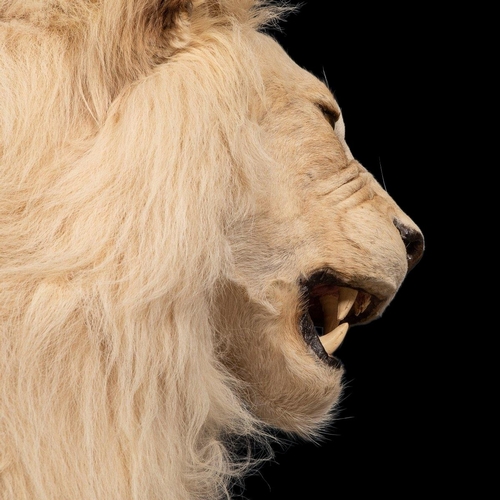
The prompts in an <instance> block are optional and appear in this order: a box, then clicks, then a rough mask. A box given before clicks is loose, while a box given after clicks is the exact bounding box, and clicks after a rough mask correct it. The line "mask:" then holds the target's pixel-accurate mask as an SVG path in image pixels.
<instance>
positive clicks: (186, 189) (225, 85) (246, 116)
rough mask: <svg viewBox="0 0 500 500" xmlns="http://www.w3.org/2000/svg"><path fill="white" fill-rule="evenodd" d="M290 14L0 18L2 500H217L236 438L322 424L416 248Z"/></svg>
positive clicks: (44, 9) (234, 8)
mask: <svg viewBox="0 0 500 500" xmlns="http://www.w3.org/2000/svg"><path fill="white" fill-rule="evenodd" d="M285 11H286V9H284V8H283V9H282V8H281V7H277V6H276V5H273V4H265V3H262V2H259V1H257V0H194V1H192V2H191V1H188V0H163V1H160V0H136V1H134V0H116V1H107V0H97V1H96V0H93V1H90V0H78V1H69V0H51V1H49V0H47V1H42V2H39V1H37V2H35V1H26V0H23V1H20V0H14V1H12V2H9V3H8V5H7V4H6V3H5V2H4V3H3V4H1V5H0V19H1V20H2V24H1V25H0V50H1V57H0V116H1V117H2V118H1V121H0V162H1V163H0V175H1V178H2V183H1V184H0V193H1V196H0V224H1V226H0V227H1V233H0V234H1V235H2V238H1V239H0V283H2V285H1V288H0V304H1V306H0V307H1V308H0V320H1V330H0V334H1V337H0V341H1V343H0V361H1V366H0V370H1V373H2V378H1V380H0V436H1V441H2V443H3V444H4V446H3V447H0V496H2V498H5V499H14V498H15V499H16V500H19V499H24V498H37V499H40V500H42V499H53V498H71V499H72V500H77V499H82V500H83V499H86V500H88V499H89V498H100V499H101V498H102V499H118V498H119V499H120V500H123V499H128V498H130V499H132V498H133V499H139V498H140V499H141V500H144V499H153V498H162V499H172V500H182V499H186V500H187V499H190V500H191V499H195V498H200V499H201V498H203V499H206V498H218V497H219V496H221V495H222V494H223V493H224V492H225V491H227V487H228V484H229V481H230V480H231V479H234V478H237V477H239V476H240V475H241V474H242V473H243V472H244V471H245V470H246V469H245V466H247V465H249V464H251V461H248V462H247V461H245V459H243V460H242V459H241V457H240V458H238V457H237V455H236V453H237V452H238V451H240V452H241V448H240V447H241V446H242V441H241V439H237V440H236V443H237V444H236V445H235V446H232V445H231V443H234V438H235V437H236V438H241V437H243V438H245V437H253V438H256V439H265V436H266V434H265V429H266V427H267V426H271V427H274V428H277V429H281V430H284V431H286V432H291V433H295V434H298V435H301V436H304V437H312V436H315V435H317V434H318V433H320V432H321V430H322V428H323V426H324V425H325V424H326V423H327V422H328V421H329V419H331V418H332V413H333V410H334V409H335V407H336V404H337V402H338V400H339V397H340V395H341V391H342V379H343V367H342V363H341V361H340V360H339V359H337V358H336V357H335V351H336V349H337V348H338V346H339V345H340V344H341V342H342V340H343V338H344V336H345V335H346V333H347V330H348V329H349V328H350V327H354V326H356V325H361V324H365V323H367V322H369V321H371V320H373V319H376V318H378V317H379V316H380V315H381V314H382V313H383V311H384V310H385V308H386V307H387V305H388V304H389V303H390V302H391V300H392V298H393V297H394V295H395V294H396V292H397V291H398V289H399V287H400V286H401V284H402V282H403V280H404V279H405V276H406V274H407V273H408V271H409V270H410V269H411V268H413V266H414V265H415V264H416V263H417V262H418V261H419V259H420V257H421V255H422V252H423V248H424V241H423V237H422V234H421V232H420V230H419V229H418V227H417V226H416V225H415V224H414V222H413V221H412V220H411V219H410V218H409V217H408V216H407V215H406V214H405V213H404V212H403V211H402V210H401V209H400V208H399V207H398V205H397V204H396V203H395V202H394V200H393V199H392V198H391V197H390V196H389V195H388V194H387V193H386V192H385V191H384V189H383V188H382V187H381V186H380V185H379V184H378V183H377V181H376V180H375V179H374V177H373V176H372V175H371V174H370V173H369V172H368V171H367V170H366V169H365V168H364V167H363V166H362V165H360V164H359V163H358V162H357V161H356V160H355V159H354V158H353V156H352V154H351V152H350V151H349V148H348V146H347V144H346V142H345V138H344V123H343V119H342V113H341V110H340V107H339V105H338V103H337V102H336V100H335V98H334V97H333V95H332V93H331V92H330V91H329V89H328V88H327V86H326V85H325V84H324V83H322V82H321V81H319V80H318V79H317V78H316V77H314V76H313V75H311V74H310V73H308V72H307V71H305V70H303V69H302V68H300V67H299V66H297V65H296V64H295V63H294V62H292V60H291V59H290V58H289V57H288V55H287V54H286V53H285V51H284V50H283V49H282V48H281V47H280V46H279V45H278V44H277V43H276V41H275V40H274V39H273V38H271V37H270V36H269V35H267V34H265V33H264V32H263V30H262V29H263V28H264V27H266V26H267V25H269V23H271V22H274V21H275V20H276V19H278V18H279V17H280V16H281V15H282V14H284V12H285ZM347 334H348V333H347ZM243 455H244V453H243Z"/></svg>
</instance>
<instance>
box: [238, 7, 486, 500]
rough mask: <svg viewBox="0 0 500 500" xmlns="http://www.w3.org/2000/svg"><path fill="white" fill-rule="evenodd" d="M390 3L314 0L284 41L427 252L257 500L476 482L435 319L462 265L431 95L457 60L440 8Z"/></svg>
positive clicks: (370, 494) (264, 472)
mask: <svg viewBox="0 0 500 500" xmlns="http://www.w3.org/2000/svg"><path fill="white" fill-rule="evenodd" d="M292 3H294V2H292ZM295 3H296V2H295ZM385 5H386V6H384V5H380V3H379V2H366V3H365V4H362V3H361V2H350V3H348V4H345V2H344V3H340V2H328V1H325V0H308V1H307V0H306V1H305V2H304V5H303V6H302V8H301V10H300V11H299V12H298V13H295V14H293V15H291V16H290V17H288V18H287V20H286V21H285V22H284V23H282V28H283V32H282V33H279V32H273V36H275V38H277V40H278V41H279V42H280V43H281V44H282V45H283V46H284V47H285V49H286V50H287V52H288V54H289V55H290V56H291V58H292V59H293V60H294V61H295V62H297V63H298V64H299V65H300V66H302V67H304V68H305V69H307V70H309V71H310V72H311V73H313V74H315V75H316V76H317V77H319V78H320V79H323V80H324V79H325V78H326V80H327V82H328V85H329V87H330V89H331V90H332V91H333V93H334V95H335V97H336V98H337V101H338V102H339V104H340V107H341V109H342V111H343V115H344V121H345V124H346V139H347V142H348V144H349V146H350V148H351V151H352V152H353V154H354V156H355V157H356V158H357V159H358V160H359V161H360V162H361V163H362V164H363V165H364V166H365V167H366V168H367V169H368V170H370V171H371V172H372V173H373V174H374V175H375V177H376V178H377V179H378V180H379V181H380V182H381V184H383V185H384V186H385V188H386V189H387V191H388V192H389V194H390V195H391V196H392V197H393V198H394V199H395V200H396V202H397V203H398V204H399V206H400V207H401V208H402V209H403V210H404V211H405V212H406V213H407V214H408V215H409V216H410V217H411V218H412V219H413V220H414V221H415V223H416V224H417V225H418V226H419V227H420V228H421V229H422V231H423V233H424V236H425V238H426V252H425V254H424V257H423V259H422V260H421V262H420V263H419V265H418V266H417V267H416V268H415V269H414V270H413V271H412V272H411V273H410V274H409V275H408V277H407V279H406V281H405V282H404V283H403V285H402V287H401V289H400V291H399V293H398V295H397V296H396V298H395V299H394V301H393V303H392V304H391V305H390V306H389V307H388V309H387V310H386V311H385V313H384V315H383V317H382V318H381V319H379V320H377V321H376V322H373V323H371V324H370V325H367V326H365V327H363V328H359V329H353V330H351V332H349V334H348V335H347V337H346V339H345V341H344V344H343V346H342V347H341V354H340V357H341V359H342V361H343V362H344V365H345V367H346V373H347V374H346V383H347V387H346V392H345V397H344V400H343V402H342V404H341V411H340V414H339V417H338V418H337V420H336V421H335V422H333V423H332V426H331V428H330V429H329V432H328V435H327V436H326V437H325V440H324V441H323V442H322V443H319V444H313V443H304V442H300V441H290V442H289V444H288V445H286V446H283V447H275V452H276V455H275V458H274V460H273V461H272V462H270V463H267V464H266V465H265V466H264V467H263V468H261V469H260V471H259V473H257V474H255V475H253V476H251V477H249V478H248V479H247V480H246V482H245V485H244V492H243V493H241V495H242V496H241V498H245V499H248V500H267V499H273V500H281V499H299V498H300V499H302V498H304V499H314V500H321V499H351V498H352V499H364V498H375V497H376V498H394V499H396V498H397V499H406V498H427V497H428V496H429V497H434V496H433V495H436V494H438V495H439V494H440V493H443V492H447V493H448V494H450V492H451V491H452V490H454V489H456V488H457V487H458V485H459V484H462V485H463V486H464V488H465V483H464V480H465V478H463V477H460V475H461V472H459V470H458V469H451V470H450V463H451V462H452V461H458V458H457V457H456V456H454V455H456V454H458V453H459V452H458V450H459V448H460V444H459V443H458V441H460V440H457V439H455V436H454V435H455V434H460V433H461V432H462V429H460V430H459V429H457V427H456V422H453V420H451V419H452V418H453V416H451V417H450V415H453V414H454V412H451V411H448V408H447V407H448V405H449V403H450V401H449V398H450V396H449V394H450V391H449V389H450V387H451V386H452V385H453V384H455V385H457V384H461V383H464V382H463V381H460V380H457V379H456V378H455V376H454V375H453V374H451V373H446V372H443V360H444V359H445V357H446V348H445V347H444V346H445V345H446V344H447V342H450V345H451V344H452V342H453V339H452V335H453V329H452V328H444V327H443V324H440V322H439V321H440V320H439V319H436V315H438V314H439V311H438V307H439V306H438V300H437V297H438V294H439V293H440V290H439V288H440V287H439V283H441V282H442V281H443V277H442V276H443V272H444V271H445V269H446V267H447V266H449V264H450V263H449V260H448V259H447V258H446V257H445V256H444V254H445V248H444V247H442V246H441V244H440V243H437V240H438V238H439V236H440V235H441V234H442V232H443V223H444V220H445V215H446V201H445V197H444V196H445V195H444V192H443V184H439V183H438V182H437V181H436V178H438V177H443V175H445V172H448V170H446V169H448V168H449V167H450V166H449V164H446V163H444V158H445V156H446V152H444V151H443V149H444V148H445V143H444V133H443V128H442V127H443V124H442V122H441V121H440V120H441V118H440V115H439V114H437V113H435V111H436V109H435V101H433V100H432V99H431V95H432V96H435V95H436V94H441V93H443V94H444V93H445V88H444V87H445V85H446V83H445V81H444V80H443V79H441V78H440V74H442V72H443V69H445V67H446V65H447V62H446V58H443V59H441V57H440V56H441V54H440V51H443V50H444V46H443V44H442V43H441V42H439V43H436V32H437V28H438V24H439V23H440V20H439V19H437V18H436V16H435V15H429V12H428V11H426V12H423V11H421V10H419V9H417V8H412V6H411V5H412V4H407V5H405V7H404V9H403V10H398V8H397V7H394V6H395V5H398V4H392V7H389V3H386V4H385ZM443 169H445V170H443ZM445 177H446V176H445ZM449 243H450V240H449V239H448V238H447V243H446V245H449ZM438 277H439V278H438ZM455 292H458V290H455V291H451V292H449V293H455ZM459 314H460V313H459ZM464 385H465V383H464ZM464 389H465V387H464ZM450 418H451V419H450ZM450 457H451V458H450ZM457 474H458V476H459V477H457ZM445 497H446V498H451V497H450V496H445ZM238 498H239V497H238ZM475 498H479V497H475Z"/></svg>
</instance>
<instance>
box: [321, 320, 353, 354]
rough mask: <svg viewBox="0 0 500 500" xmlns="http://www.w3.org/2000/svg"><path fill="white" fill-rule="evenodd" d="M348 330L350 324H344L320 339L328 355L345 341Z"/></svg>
mask: <svg viewBox="0 0 500 500" xmlns="http://www.w3.org/2000/svg"><path fill="white" fill-rule="evenodd" d="M347 330H349V323H342V324H341V325H339V326H337V328H335V330H333V331H331V332H330V333H327V334H326V335H323V337H320V338H319V340H320V341H321V343H322V344H323V347H324V349H325V351H326V352H327V353H328V354H332V353H333V352H334V351H335V350H336V349H337V348H338V347H339V345H340V344H341V343H342V341H343V340H344V337H345V335H346V333H347Z"/></svg>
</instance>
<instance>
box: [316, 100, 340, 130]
mask: <svg viewBox="0 0 500 500" xmlns="http://www.w3.org/2000/svg"><path fill="white" fill-rule="evenodd" d="M318 108H319V109H320V111H321V112H322V113H323V114H324V115H325V117H326V119H327V120H328V121H329V122H330V125H331V126H332V127H333V128H335V123H336V122H337V121H338V119H339V118H340V113H339V112H338V111H337V110H336V109H335V108H332V107H331V106H329V105H327V104H320V103H318Z"/></svg>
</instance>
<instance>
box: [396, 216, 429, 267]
mask: <svg viewBox="0 0 500 500" xmlns="http://www.w3.org/2000/svg"><path fill="white" fill-rule="evenodd" d="M394 225H395V226H396V227H397V228H398V231H399V234H400V235H401V238H402V240H403V242H404V244H405V247H406V260H407V262H408V272H410V271H411V270H412V269H413V268H414V267H415V266H416V265H417V264H418V262H419V260H420V259H421V258H422V255H423V253H424V247H425V243H424V236H423V234H422V233H421V232H420V231H419V230H418V229H414V228H411V227H408V226H405V225H404V224H403V223H401V222H400V221H399V220H398V219H394Z"/></svg>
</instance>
